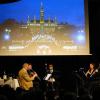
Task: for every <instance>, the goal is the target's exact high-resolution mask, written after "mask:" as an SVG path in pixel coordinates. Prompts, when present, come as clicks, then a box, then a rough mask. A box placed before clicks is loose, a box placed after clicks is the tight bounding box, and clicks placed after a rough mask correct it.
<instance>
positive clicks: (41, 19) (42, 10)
mask: <svg viewBox="0 0 100 100" xmlns="http://www.w3.org/2000/svg"><path fill="white" fill-rule="evenodd" d="M43 30H44V8H43V3H42V2H41V7H40V31H41V32H43Z"/></svg>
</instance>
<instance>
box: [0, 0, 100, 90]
mask: <svg viewBox="0 0 100 100" xmlns="http://www.w3.org/2000/svg"><path fill="white" fill-rule="evenodd" d="M88 1H89V4H88V5H89V6H88V7H89V9H88V10H89V35H90V53H91V54H92V55H86V56H85V55H84V56H81V55H80V56H63V55H62V56H0V73H1V75H2V74H3V72H4V71H6V73H7V74H8V75H13V76H15V77H16V76H17V75H18V71H19V70H20V69H21V67H22V64H23V63H25V62H29V63H32V65H33V69H34V70H35V71H36V72H37V73H38V74H39V76H40V78H43V75H44V72H45V68H46V66H45V64H47V65H48V64H51V63H52V64H53V65H54V70H55V71H56V75H57V76H59V81H60V84H61V87H62V88H63V89H66V90H72V89H73V90H75V80H74V78H73V77H74V74H73V72H74V71H75V70H79V68H80V67H83V68H85V69H87V67H88V66H89V63H90V62H95V64H96V66H98V64H99V63H100V33H99V30H100V1H99V0H88Z"/></svg>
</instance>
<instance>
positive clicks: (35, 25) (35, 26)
mask: <svg viewBox="0 0 100 100" xmlns="http://www.w3.org/2000/svg"><path fill="white" fill-rule="evenodd" d="M56 26H57V20H56V17H55V18H54V19H53V20H51V18H50V17H49V18H48V20H45V19H44V8H43V4H42V3H41V7H40V19H39V20H37V19H36V17H35V16H34V18H33V20H30V17H29V16H28V20H27V27H28V28H30V29H31V33H33V34H34V33H39V32H42V33H50V32H54V31H55V29H56Z"/></svg>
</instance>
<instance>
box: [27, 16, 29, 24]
mask: <svg viewBox="0 0 100 100" xmlns="http://www.w3.org/2000/svg"><path fill="white" fill-rule="evenodd" d="M27 25H28V26H29V25H30V16H28V19H27Z"/></svg>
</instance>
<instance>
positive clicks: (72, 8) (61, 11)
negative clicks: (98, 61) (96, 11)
mask: <svg viewBox="0 0 100 100" xmlns="http://www.w3.org/2000/svg"><path fill="white" fill-rule="evenodd" d="M87 1H88V0H20V1H19V2H14V3H8V4H0V9H1V10H0V55H89V54H90V51H89V29H88V26H89V25H88V2H87Z"/></svg>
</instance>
